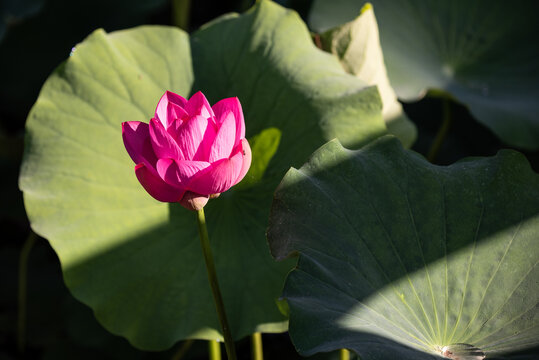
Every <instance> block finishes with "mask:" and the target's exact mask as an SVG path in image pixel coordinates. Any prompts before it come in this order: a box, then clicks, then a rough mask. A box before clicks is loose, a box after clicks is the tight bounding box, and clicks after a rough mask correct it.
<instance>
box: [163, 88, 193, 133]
mask: <svg viewBox="0 0 539 360" xmlns="http://www.w3.org/2000/svg"><path fill="white" fill-rule="evenodd" d="M186 104H187V100H185V99H184V98H183V97H181V96H180V95H178V94H175V93H173V92H171V91H166V92H165V93H164V94H163V96H161V99H159V102H158V103H157V108H156V109H155V117H156V118H157V119H159V121H161V123H162V124H163V126H164V127H165V129H167V128H168V127H169V126H170V124H171V122H172V121H174V119H178V118H181V117H182V116H185V115H186V114H185V113H186V111H185V110H184V109H183V108H184V107H185V105H186Z"/></svg>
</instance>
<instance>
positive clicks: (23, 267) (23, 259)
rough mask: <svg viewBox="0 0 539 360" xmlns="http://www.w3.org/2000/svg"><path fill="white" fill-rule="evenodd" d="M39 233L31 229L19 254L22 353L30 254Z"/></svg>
mask: <svg viewBox="0 0 539 360" xmlns="http://www.w3.org/2000/svg"><path fill="white" fill-rule="evenodd" d="M36 239H37V235H36V233H35V232H33V231H32V230H30V234H29V235H28V237H27V238H26V241H25V242H24V244H23V245H22V249H21V254H20V256H19V294H18V295H19V296H18V318H17V348H18V350H19V352H20V353H21V354H22V353H23V352H24V342H25V337H26V288H27V276H28V256H29V255H30V250H32V248H33V247H34V244H35V242H36Z"/></svg>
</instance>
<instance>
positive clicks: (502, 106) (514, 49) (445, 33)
mask: <svg viewBox="0 0 539 360" xmlns="http://www.w3.org/2000/svg"><path fill="white" fill-rule="evenodd" d="M364 3H365V2H364V1H362V0H315V1H314V4H313V7H312V9H311V13H310V24H311V26H312V27H313V28H314V29H315V30H317V31H325V30H327V29H330V28H332V27H334V26H337V25H340V24H342V23H345V22H348V21H351V20H353V19H354V18H355V16H356V15H357V14H359V11H360V9H361V7H362V6H363V4H364ZM371 3H372V5H373V6H374V11H375V13H376V18H377V20H378V24H379V29H380V42H381V44H382V49H383V52H384V57H385V60H386V65H387V72H388V76H389V80H390V82H391V84H392V85H393V88H394V89H395V92H396V93H397V96H398V97H399V98H400V99H403V100H406V101H409V100H416V99H418V98H420V97H422V96H423V95H424V94H425V93H426V91H427V90H430V89H433V90H436V91H440V90H441V91H442V92H444V93H448V94H450V95H451V96H452V97H454V98H455V99H456V100H458V101H459V102H461V103H463V104H465V105H466V106H468V107H469V109H470V112H471V113H472V114H473V115H474V117H475V118H477V120H478V121H479V122H481V123H482V124H484V125H485V126H487V127H488V128H490V129H491V130H492V131H493V132H494V133H495V134H496V135H497V136H498V137H499V138H500V139H501V140H502V141H504V142H506V143H508V144H510V145H513V146H519V147H522V148H525V149H529V150H537V149H539V115H538V114H539V102H538V101H537V98H539V87H538V86H537V83H539V62H538V61H537V58H538V57H539V47H538V46H535V43H536V42H537V38H538V37H539V22H537V21H536V14H537V11H538V10H539V6H538V4H537V2H535V1H516V2H512V3H510V4H509V3H507V2H505V1H500V0H495V1H491V0H478V1H474V2H473V3H470V2H469V1H464V0H454V1H423V0H399V1H391V0H373V1H371Z"/></svg>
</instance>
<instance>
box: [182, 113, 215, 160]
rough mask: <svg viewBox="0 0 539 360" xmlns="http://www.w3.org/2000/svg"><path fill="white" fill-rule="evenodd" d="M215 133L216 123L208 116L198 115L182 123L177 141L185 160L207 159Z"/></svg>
mask: <svg viewBox="0 0 539 360" xmlns="http://www.w3.org/2000/svg"><path fill="white" fill-rule="evenodd" d="M215 134H216V131H215V127H214V124H213V123H212V122H211V121H208V118H205V117H204V116H201V115H197V116H194V117H192V118H190V119H189V120H187V121H184V122H183V123H182V126H181V127H180V129H179V130H178V133H177V136H176V142H177V143H178V146H179V147H180V149H181V151H182V154H183V155H184V158H185V160H200V161H207V160H208V158H209V153H210V148H211V144H212V143H213V141H214V139H215Z"/></svg>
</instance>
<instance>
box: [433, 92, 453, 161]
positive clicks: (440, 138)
mask: <svg viewBox="0 0 539 360" xmlns="http://www.w3.org/2000/svg"><path fill="white" fill-rule="evenodd" d="M442 107H443V115H442V116H443V120H442V125H440V128H439V129H438V132H437V133H436V138H435V139H434V141H433V143H432V145H431V147H430V149H429V152H428V154H427V160H428V161H429V162H431V163H432V162H434V160H435V159H436V157H437V156H438V152H439V151H440V148H441V147H442V143H443V142H444V140H445V137H446V136H447V133H448V132H449V127H450V125H451V102H450V100H449V98H447V97H444V98H443V99H442Z"/></svg>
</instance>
